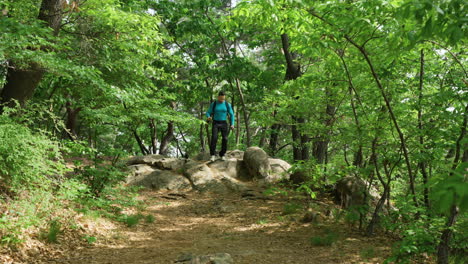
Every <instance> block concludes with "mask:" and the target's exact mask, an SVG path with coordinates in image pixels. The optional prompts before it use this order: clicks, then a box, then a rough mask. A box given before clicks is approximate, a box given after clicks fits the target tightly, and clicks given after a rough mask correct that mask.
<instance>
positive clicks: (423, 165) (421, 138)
mask: <svg viewBox="0 0 468 264" xmlns="http://www.w3.org/2000/svg"><path fill="white" fill-rule="evenodd" d="M423 78H424V49H421V58H420V70H419V96H418V129H419V133H420V135H419V145H420V148H421V149H420V151H419V153H420V156H421V159H422V158H423V157H424V136H423V134H422V133H423V124H422V123H423V121H422V99H423ZM418 167H419V169H420V170H421V175H422V178H423V183H424V205H425V206H426V208H428V209H429V208H430V204H429V188H428V187H427V182H428V176H427V171H426V162H425V161H419V163H418Z"/></svg>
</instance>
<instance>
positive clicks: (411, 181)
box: [345, 35, 419, 207]
mask: <svg viewBox="0 0 468 264" xmlns="http://www.w3.org/2000/svg"><path fill="white" fill-rule="evenodd" d="M345 38H346V40H348V41H349V42H350V43H351V44H352V45H353V46H354V47H356V48H357V49H358V50H359V51H360V53H361V54H362V55H363V57H364V59H365V60H366V62H367V65H368V66H369V69H370V71H371V73H372V76H373V78H374V80H375V82H376V84H377V87H378V88H379V90H380V93H381V95H382V98H383V99H384V101H385V105H386V107H387V110H388V113H389V114H390V119H391V120H392V122H393V125H394V126H395V129H396V131H397V132H398V136H399V138H400V144H401V148H402V149H403V156H404V157H405V162H406V167H407V171H408V176H409V186H410V191H411V195H412V196H413V202H414V205H415V206H416V207H418V206H419V204H418V200H417V198H416V190H415V180H414V174H413V170H412V168H411V161H410V158H409V153H408V148H407V146H406V140H405V136H404V134H403V132H402V130H401V129H400V126H399V125H398V121H397V119H396V116H395V114H394V112H393V108H392V106H391V104H390V100H389V98H388V97H387V94H386V93H385V90H384V88H383V86H382V84H381V83H380V78H379V77H378V75H377V73H376V71H375V69H374V65H373V64H372V61H371V60H370V58H369V56H368V55H367V51H366V49H365V47H363V46H361V45H359V44H357V43H356V42H355V41H354V40H353V39H351V38H350V37H349V36H347V35H345Z"/></svg>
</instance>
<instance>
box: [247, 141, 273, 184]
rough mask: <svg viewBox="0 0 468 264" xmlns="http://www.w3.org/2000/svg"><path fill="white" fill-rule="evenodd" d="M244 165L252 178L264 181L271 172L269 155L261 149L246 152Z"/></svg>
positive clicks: (255, 148) (252, 148)
mask: <svg viewBox="0 0 468 264" xmlns="http://www.w3.org/2000/svg"><path fill="white" fill-rule="evenodd" d="M244 163H245V165H246V167H247V170H248V172H249V176H250V178H257V179H264V178H266V177H267V176H268V175H269V173H270V171H271V167H270V161H269V159H268V155H267V154H266V152H265V151H264V150H263V149H261V148H259V147H249V148H248V149H247V150H246V151H245V153H244Z"/></svg>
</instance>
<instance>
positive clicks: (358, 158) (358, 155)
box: [337, 51, 363, 167]
mask: <svg viewBox="0 0 468 264" xmlns="http://www.w3.org/2000/svg"><path fill="white" fill-rule="evenodd" d="M337 54H338V56H339V57H340V59H341V62H342V63H343V67H344V70H345V72H346V77H347V79H348V88H349V95H350V101H351V108H352V109H353V116H354V122H355V123H356V129H357V136H358V140H359V143H358V150H357V151H356V152H355V153H354V159H353V165H354V166H356V167H362V162H363V155H362V129H361V124H360V122H359V117H358V114H357V110H356V105H355V103H354V94H353V91H355V90H356V89H355V88H354V84H353V79H352V77H351V74H350V73H349V69H348V65H347V64H346V61H345V60H344V51H343V52H341V53H340V52H337ZM356 96H357V94H356Z"/></svg>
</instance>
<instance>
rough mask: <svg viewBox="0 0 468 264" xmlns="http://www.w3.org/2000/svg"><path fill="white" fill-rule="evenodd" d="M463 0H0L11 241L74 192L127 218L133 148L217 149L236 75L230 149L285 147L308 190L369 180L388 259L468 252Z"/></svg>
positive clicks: (282, 152) (467, 31)
mask: <svg viewBox="0 0 468 264" xmlns="http://www.w3.org/2000/svg"><path fill="white" fill-rule="evenodd" d="M467 11H468V10H467V6H466V2H465V1H463V0H389V1H380V0H332V1H321V0H318V1H312V0H250V1H247V0H239V1H237V0H0V103H1V105H0V113H1V114H0V241H1V244H2V245H1V247H15V245H18V244H21V243H22V242H23V241H24V238H25V236H27V234H26V233H25V230H28V229H31V228H34V227H41V226H44V225H47V224H50V223H52V224H50V226H51V227H50V229H54V226H57V225H59V223H60V225H62V226H63V225H67V223H68V222H67V221H65V220H63V219H69V214H72V212H73V211H74V209H75V210H81V211H83V210H91V209H95V208H101V209H102V211H104V212H106V213H107V214H109V215H110V217H111V218H112V217H113V218H115V219H116V220H120V221H126V220H128V219H123V220H122V219H121V217H120V216H119V215H118V214H114V213H113V212H112V208H111V206H110V204H111V202H110V200H113V201H112V203H115V202H116V201H117V202H119V203H121V205H122V206H128V205H131V204H133V203H136V201H135V200H134V196H135V195H136V194H135V193H136V191H135V190H133V189H131V188H126V187H122V186H121V185H120V182H122V180H123V179H124V178H125V172H122V171H123V170H122V168H121V166H122V161H123V160H125V159H126V158H127V157H129V156H132V155H149V154H163V155H166V156H172V157H193V156H195V155H196V154H198V153H200V152H208V151H209V141H210V137H209V135H210V132H209V125H208V123H207V122H206V118H205V112H206V111H207V108H208V107H209V105H210V103H211V102H212V101H213V100H215V99H216V95H217V93H218V92H219V91H225V92H226V94H227V101H228V102H230V103H231V104H232V105H233V108H234V112H235V120H236V124H235V128H234V130H233V131H232V133H231V134H230V135H229V143H228V145H229V149H240V150H245V149H246V148H248V147H250V146H259V147H261V148H263V149H264V150H265V151H266V152H267V153H268V154H269V155H270V156H271V157H278V158H281V159H284V160H286V161H288V162H289V163H291V164H292V165H293V167H292V170H293V174H292V176H291V183H292V185H291V186H293V187H292V188H296V189H297V190H299V192H305V193H306V194H307V195H311V197H315V196H316V195H317V194H318V193H320V192H322V191H323V190H325V189H326V187H327V186H332V185H333V184H334V183H335V182H337V181H338V180H339V179H340V178H342V177H345V176H349V175H353V176H356V177H359V178H361V179H363V180H365V181H367V182H370V183H371V184H372V185H374V186H375V188H376V189H377V190H378V195H379V197H380V199H379V200H378V202H377V203H376V204H375V205H374V206H367V207H366V206H364V207H361V208H358V217H359V222H360V225H359V227H356V228H357V229H359V230H360V232H362V234H363V235H366V236H375V235H377V234H376V233H378V232H379V231H386V232H391V233H393V234H396V235H398V237H399V242H398V243H397V244H396V245H395V250H394V252H393V255H392V257H391V258H389V259H388V260H389V261H393V262H397V263H405V262H408V261H410V260H411V259H412V258H413V257H415V256H420V255H421V254H429V255H432V256H434V257H435V258H436V259H437V263H466V261H468V260H467V258H466V256H467V254H468V233H467V230H468V218H467V214H468V212H467V209H468V183H467V170H468V167H467V165H468V163H467V162H468V137H467V136H466V134H467V132H466V130H467V121H468V120H467V119H468V100H467V96H468V93H467V91H468V89H467V87H468V73H467V69H466V62H467V49H466V47H467V46H466V44H467V37H466V36H467V35H468V27H467V22H468V18H467ZM67 164H68V165H70V164H73V165H74V166H75V169H74V170H73V169H70V166H67ZM109 197H112V199H111V198H109ZM390 203H391V205H390ZM384 207H385V208H386V207H388V208H390V207H392V208H393V209H394V210H392V211H391V213H388V212H387V210H386V209H385V208H384ZM73 208H74V209H73ZM52 233H53V232H52ZM51 236H52V238H51ZM46 237H48V238H47V239H52V240H53V239H54V238H53V234H51V231H49V233H48V235H47V234H46Z"/></svg>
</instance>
